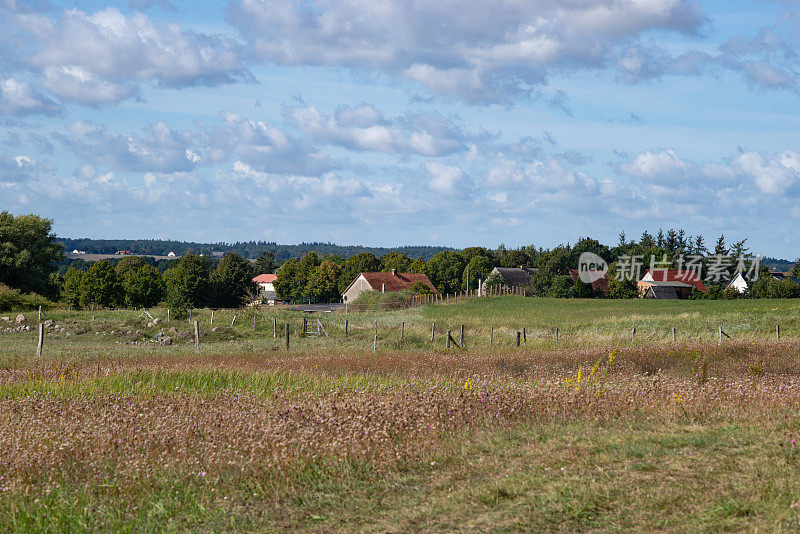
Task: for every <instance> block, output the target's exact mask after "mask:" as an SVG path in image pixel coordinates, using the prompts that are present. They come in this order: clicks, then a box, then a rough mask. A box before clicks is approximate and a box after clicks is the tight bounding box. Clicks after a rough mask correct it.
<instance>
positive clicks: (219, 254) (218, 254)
mask: <svg viewBox="0 0 800 534" xmlns="http://www.w3.org/2000/svg"><path fill="white" fill-rule="evenodd" d="M224 255H225V253H224V252H219V251H215V252H212V253H211V257H212V258H221V257H223V256H224Z"/></svg>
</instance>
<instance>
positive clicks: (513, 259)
mask: <svg viewBox="0 0 800 534" xmlns="http://www.w3.org/2000/svg"><path fill="white" fill-rule="evenodd" d="M530 261H531V260H530V257H529V256H528V255H527V254H525V253H524V252H523V251H521V250H509V251H508V252H506V253H505V255H504V256H503V258H502V259H501V260H500V265H501V266H503V267H520V266H523V267H525V266H528V265H530Z"/></svg>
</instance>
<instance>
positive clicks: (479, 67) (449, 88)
mask: <svg viewBox="0 0 800 534" xmlns="http://www.w3.org/2000/svg"><path fill="white" fill-rule="evenodd" d="M228 18H229V20H230V22H231V23H232V24H234V25H235V26H236V27H237V28H238V29H239V30H240V32H241V34H242V35H243V36H244V38H245V39H247V40H248V43H249V46H250V48H251V50H252V53H253V54H254V55H255V56H256V57H258V58H260V59H261V60H263V61H268V62H273V63H276V64H280V65H326V66H330V65H332V66H344V67H348V68H354V69H366V70H374V71H380V72H386V73H388V74H390V75H391V76H394V77H399V78H404V79H409V80H414V81H417V82H419V83H421V84H423V85H425V86H426V87H428V88H429V89H430V90H431V91H433V92H436V93H439V94H444V95H450V96H455V97H458V98H461V99H464V100H466V101H473V102H502V101H509V100H513V99H516V98H518V97H520V96H521V95H524V94H526V93H527V92H529V91H530V90H531V88H532V87H533V86H536V85H539V84H542V83H543V82H544V81H545V80H546V78H547V76H548V75H549V74H550V73H551V72H553V71H555V70H563V69H576V68H596V67H601V66H603V65H605V64H606V63H607V62H608V60H609V58H610V57H611V56H613V54H614V51H615V50H616V49H617V47H619V46H622V45H624V44H627V43H630V42H632V41H633V42H635V41H637V40H638V38H639V37H640V36H641V35H642V33H644V32H647V31H648V30H652V29H662V30H668V31H674V32H679V33H683V34H695V33H697V32H698V30H699V29H700V28H701V26H702V25H703V24H704V21H705V16H704V14H703V13H702V12H701V10H700V8H699V7H698V5H697V4H696V3H693V2H688V1H686V0H622V1H617V2H605V1H581V2H557V1H554V0H534V1H531V2H511V1H504V2H484V1H482V0H460V1H454V2H439V1H435V0H424V1H420V2H405V1H402V0H388V1H385V2H375V1H373V0H356V1H353V2H336V1H334V0H316V1H312V2H301V1H298V0H269V1H268V0H236V1H235V2H234V3H233V4H232V6H231V10H230V13H229V17H228Z"/></svg>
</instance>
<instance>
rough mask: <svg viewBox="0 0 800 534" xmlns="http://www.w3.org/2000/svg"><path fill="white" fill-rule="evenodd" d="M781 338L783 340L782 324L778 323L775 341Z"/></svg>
mask: <svg viewBox="0 0 800 534" xmlns="http://www.w3.org/2000/svg"><path fill="white" fill-rule="evenodd" d="M780 340H781V325H779V324H776V325H775V341H780Z"/></svg>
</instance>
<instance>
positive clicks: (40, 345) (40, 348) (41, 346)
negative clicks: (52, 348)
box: [36, 323, 44, 357]
mask: <svg viewBox="0 0 800 534" xmlns="http://www.w3.org/2000/svg"><path fill="white" fill-rule="evenodd" d="M43 353H44V324H43V323H39V343H37V344H36V356H37V357H39V356H41V355H42V354H43Z"/></svg>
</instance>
